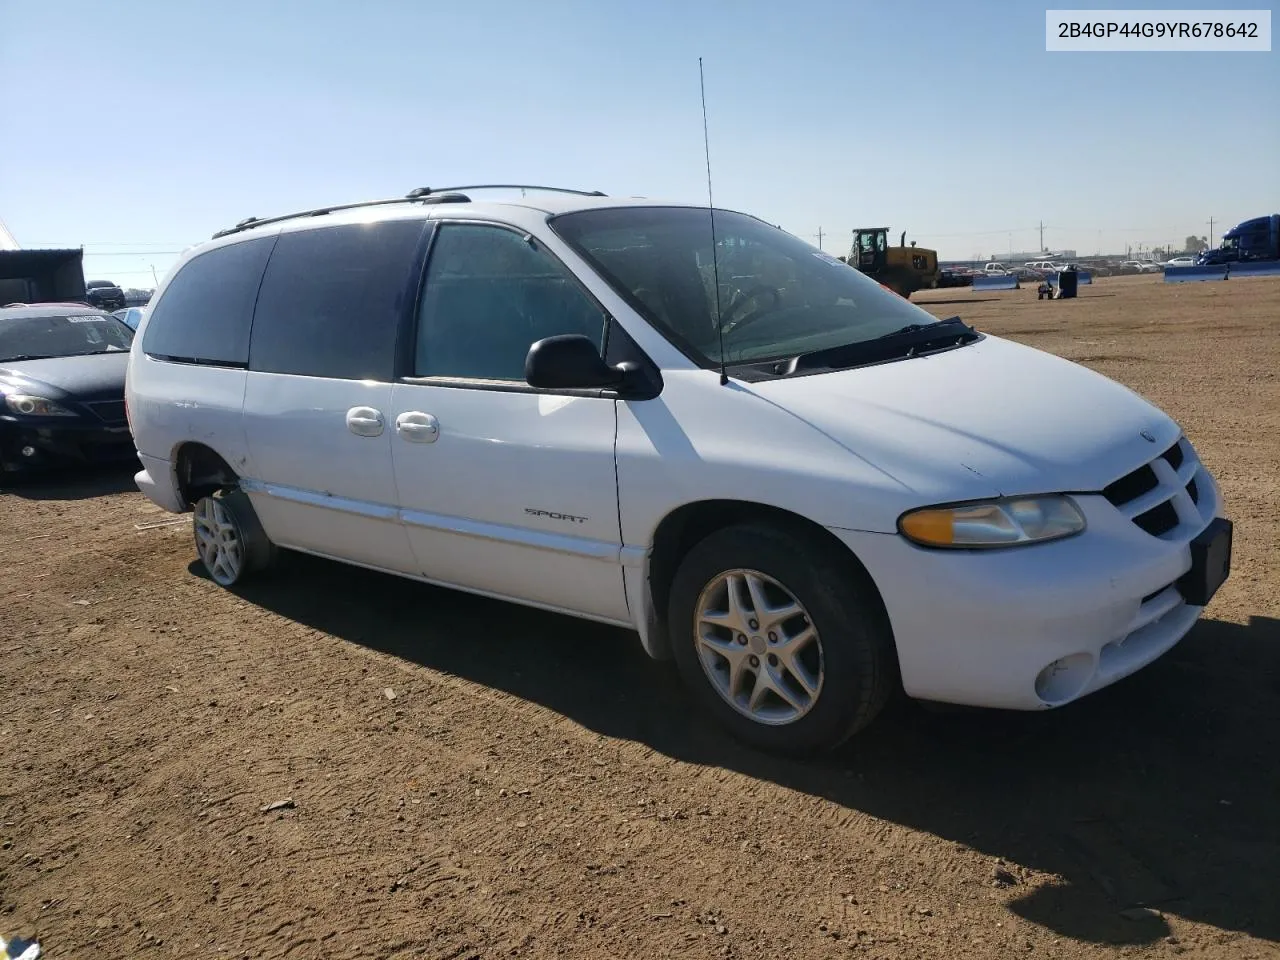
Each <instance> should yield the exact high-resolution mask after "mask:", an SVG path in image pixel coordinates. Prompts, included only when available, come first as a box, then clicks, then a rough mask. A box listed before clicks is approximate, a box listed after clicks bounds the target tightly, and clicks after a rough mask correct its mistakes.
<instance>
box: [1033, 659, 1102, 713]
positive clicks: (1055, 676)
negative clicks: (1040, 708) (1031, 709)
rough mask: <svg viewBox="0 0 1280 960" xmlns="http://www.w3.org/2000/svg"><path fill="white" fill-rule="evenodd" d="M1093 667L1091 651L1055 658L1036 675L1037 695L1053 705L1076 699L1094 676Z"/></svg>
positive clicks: (1049, 704)
mask: <svg viewBox="0 0 1280 960" xmlns="http://www.w3.org/2000/svg"><path fill="white" fill-rule="evenodd" d="M1093 668H1094V663H1093V654H1091V653H1073V654H1071V656H1069V657H1063V658H1061V659H1060V660H1055V661H1053V663H1051V664H1049V665H1048V666H1047V667H1045V668H1044V669H1043V670H1041V671H1040V673H1039V674H1038V675H1037V676H1036V696H1037V697H1039V698H1040V699H1041V700H1042V701H1043V702H1044V703H1045V704H1047V705H1048V706H1051V707H1056V706H1057V705H1058V704H1061V703H1066V702H1067V701H1069V700H1074V699H1075V698H1076V697H1078V696H1080V692H1081V691H1082V690H1084V688H1085V685H1086V684H1087V683H1088V682H1089V678H1090V677H1092V676H1093Z"/></svg>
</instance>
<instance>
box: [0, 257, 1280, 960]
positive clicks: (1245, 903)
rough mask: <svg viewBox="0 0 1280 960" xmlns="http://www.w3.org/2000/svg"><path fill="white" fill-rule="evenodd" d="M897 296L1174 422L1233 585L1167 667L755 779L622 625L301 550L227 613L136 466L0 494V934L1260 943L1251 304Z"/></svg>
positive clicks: (1268, 696)
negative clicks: (1020, 346)
mask: <svg viewBox="0 0 1280 960" xmlns="http://www.w3.org/2000/svg"><path fill="white" fill-rule="evenodd" d="M917 299H918V300H919V302H920V303H921V304H922V305H924V306H925V307H926V308H927V309H929V310H930V311H931V312H933V313H934V314H936V315H938V316H948V315H951V314H956V313H958V314H960V315H961V316H962V317H964V318H965V319H967V320H969V321H970V322H973V323H976V324H977V325H978V326H979V327H980V328H981V329H983V330H986V331H988V332H991V333H995V334H999V335H1004V336H1009V337H1011V338H1013V339H1017V340H1021V341H1024V342H1026V343H1030V344H1032V345H1034V346H1037V347H1041V348H1044V349H1047V350H1051V351H1053V352H1056V353H1059V354H1062V355H1063V356H1066V357H1069V358H1071V359H1074V360H1078V361H1080V362H1082V363H1085V364H1088V365H1089V366H1091V367H1094V368H1096V369H1098V370H1100V371H1102V372H1103V373H1105V374H1107V375H1109V376H1112V377H1115V378H1117V379H1119V380H1121V381H1123V382H1124V383H1126V384H1128V385H1130V386H1131V387H1133V388H1134V389H1136V390H1138V391H1139V392H1140V393H1142V394H1144V395H1146V396H1147V397H1149V398H1151V399H1152V400H1153V401H1155V402H1156V403H1157V404H1159V405H1160V406H1162V407H1163V408H1164V409H1165V410H1167V411H1169V412H1170V413H1171V414H1172V415H1173V416H1174V417H1176V418H1177V419H1178V420H1179V421H1180V422H1181V423H1182V424H1183V425H1184V427H1185V429H1186V431H1187V433H1188V435H1189V436H1190V438H1191V440H1192V442H1193V443H1194V444H1195V445H1196V447H1197V448H1198V450H1199V453H1200V455H1201V457H1202V458H1203V459H1204V461H1205V462H1206V463H1207V464H1208V465H1209V467H1210V468H1211V469H1212V470H1213V471H1214V473H1215V474H1216V475H1217V477H1218V479H1219V481H1220V482H1221V484H1222V486H1223V488H1224V490H1225V493H1226V497H1227V501H1228V510H1229V515H1230V516H1231V517H1232V518H1233V519H1234V520H1235V522H1236V524H1237V532H1236V553H1235V567H1234V572H1233V574H1232V577H1231V580H1230V581H1229V582H1228V583H1227V584H1226V586H1225V587H1224V588H1223V589H1222V591H1221V592H1220V593H1219V595H1218V596H1217V597H1216V598H1215V599H1214V601H1213V603H1212V605H1211V606H1210V608H1209V609H1208V610H1207V611H1206V614H1205V617H1204V619H1203V620H1202V622H1201V623H1200V624H1199V625H1198V626H1197V627H1196V628H1195V630H1194V631H1193V632H1192V634H1191V635H1190V636H1188V637H1187V639H1186V640H1184V641H1183V642H1182V643H1181V644H1180V645H1179V646H1178V647H1177V648H1175V649H1174V650H1173V651H1172V652H1171V653H1169V654H1168V655H1167V656H1166V657H1164V658H1163V659H1162V660H1160V661H1158V662H1157V663H1156V664H1154V665H1152V666H1151V667H1149V668H1148V669H1146V670H1144V671H1142V672H1140V673H1139V674H1137V675H1136V676H1134V677H1132V678H1130V679H1129V680H1126V681H1124V682H1122V683H1120V684H1119V685H1117V686H1115V687H1113V688H1111V689H1108V690H1106V691H1103V692H1102V693H1099V694H1097V695H1095V696H1093V697H1090V698H1087V699H1086V700H1085V701H1082V702H1081V703H1078V704H1075V705H1072V706H1069V707H1067V708H1065V709H1062V710H1059V711H1055V712H1051V713H1047V714H1036V715H1029V714H1004V713H993V712H985V711H972V712H970V711H959V712H954V713H938V712H933V711H929V710H926V709H924V708H922V707H920V706H918V705H914V704H909V703H903V704H898V705H896V706H895V707H894V708H893V709H891V711H890V712H889V713H887V714H885V715H884V716H883V717H882V718H881V720H880V721H878V722H877V723H876V724H875V725H874V726H873V727H872V728H871V729H870V730H868V731H867V732H866V733H865V734H863V735H862V736H860V737H859V738H857V739H856V740H855V741H854V742H853V743H851V744H850V745H849V746H848V747H847V749H845V750H843V751H842V752H841V753H840V754H839V755H837V756H834V757H832V758H830V759H829V760H824V761H822V762H816V763H793V762H784V761H779V760H776V759H769V758H766V757H763V756H760V755H758V754H754V753H752V752H750V751H748V750H746V749H744V748H741V747H738V746H736V745H735V744H734V743H733V742H731V741H729V740H728V739H727V738H726V737H724V736H723V735H721V734H720V733H719V732H717V731H716V730H715V729H713V728H710V727H709V726H708V725H707V724H706V723H705V722H704V721H703V720H702V719H701V718H700V717H699V716H698V715H696V714H694V713H692V712H691V711H690V710H689V709H688V708H687V702H686V700H685V699H684V697H683V694H682V692H681V688H680V686H679V684H678V682H677V680H676V678H675V676H674V672H673V671H672V669H670V668H669V667H668V666H667V665H663V664H655V663H652V662H650V661H648V660H646V659H645V657H644V656H643V654H642V653H641V650H640V647H639V644H638V643H637V642H636V640H635V639H634V637H633V636H632V635H629V634H627V633H625V632H622V631H618V630H612V629H608V628H602V627H600V626H597V625H594V624H590V623H586V622H580V621H574V620H569V619H565V618H562V617H558V616H554V615H550V614H543V613H539V612H535V611H530V610H526V609H523V608H520V607H516V606H511V605H506V604H501V603H496V602H490V601H486V600H482V599H479V598H474V597H469V596H465V595H459V594H454V593H450V592H447V591H443V590H439V589H434V588H431V587H427V586H422V585H418V584H415V583H411V582H408V581H403V580H399V579H396V578H393V577H389V576H381V575H377V574H373V573H368V572H364V571H360V570H356V569H353V568H348V567H345V566H340V565H337V564H332V563H327V562H322V561H318V560H313V559H309V558H303V557H290V558H288V560H287V562H286V563H285V564H284V566H283V567H282V569H281V570H280V571H279V572H278V573H277V574H276V575H275V576H273V577H272V578H270V579H268V580H265V581H262V582H260V583H257V584H255V585H254V586H252V587H251V588H246V589H244V590H243V591H242V592H239V593H237V594H233V593H228V592H226V591H223V590H221V589H219V588H218V587H216V586H215V585H213V584H212V583H211V582H210V581H209V580H207V579H205V578H203V577H202V576H200V575H199V574H198V573H197V572H196V568H195V566H194V564H193V558H194V552H193V550H192V548H191V545H190V527H189V524H187V523H185V522H180V523H179V524H178V525H168V526H154V527H148V524H154V523H157V522H159V521H163V520H165V519H166V518H167V516H166V515H164V514H161V513H159V512H158V511H157V510H156V509H155V508H153V507H152V506H151V505H150V504H148V503H147V501H145V500H144V499H143V497H142V496H141V495H140V494H139V493H138V492H137V491H136V490H135V489H134V488H133V487H132V483H131V479H130V475H129V473H125V472H115V473H108V474H96V475H93V476H90V477H82V478H79V479H70V478H68V479H62V480H58V481H56V482H42V483H28V484H25V485H22V486H20V487H18V488H17V489H15V490H11V491H9V492H6V493H3V494H0V679H2V680H3V688H2V692H3V701H2V702H3V709H2V710H0V934H14V933H21V932H26V933H28V934H30V933H33V932H34V933H37V934H38V936H39V938H40V940H41V942H42V944H43V946H44V948H45V951H46V955H47V956H49V957H52V958H61V957H90V956H94V957H98V956H101V957H121V958H123V957H135V956H156V957H166V956H174V957H222V958H230V957H246V958H248V957H252V958H258V957H292V958H304V957H339V956H341V957H379V958H382V957H386V958H392V957H395V958H401V957H431V958H451V960H462V958H472V957H474V958H491V957H537V958H546V957H558V956H565V957H568V956H572V957H586V958H658V957H666V956H676V957H708V958H718V957H740V958H742V957H762V958H778V957H784V956H786V957H798V958H810V957H842V956H857V957H879V958H890V957H892V958H911V957H946V958H959V957H976V958H996V957H999V958H1007V957H1010V956H1023V955H1026V956H1048V957H1086V956H1114V955H1117V954H1120V955H1130V956H1132V955H1144V956H1165V955H1174V954H1183V955H1185V956H1187V957H1206V958H1209V957H1213V958H1219V957H1231V958H1246V957H1276V956H1280V498H1278V497H1277V493H1278V492H1280V491H1278V484H1277V476H1278V475H1280V382H1278V381H1277V369H1280V334H1278V331H1277V324H1280V282H1277V281H1274V280H1265V279H1257V280H1232V281H1228V282H1226V283H1205V284H1182V285H1172V284H1170V285H1166V284H1164V283H1162V282H1160V280H1159V278H1154V279H1153V278H1149V277H1133V278H1108V279H1103V280H1100V281H1099V282H1098V283H1096V284H1094V285H1093V286H1090V287H1082V288H1081V296H1080V297H1079V299H1077V300H1075V301H1061V302H1046V303H1038V302H1037V301H1036V299H1035V292H1034V289H1024V290H1021V291H1013V292H1007V293H991V292H974V291H972V290H963V289H962V290H941V291H932V292H930V293H927V294H923V295H919V296H918V298H917ZM140 527H141V528H142V529H140ZM283 800H289V801H291V805H286V806H285V807H283V808H281V809H276V810H268V811H265V812H264V811H263V809H262V808H264V807H266V806H267V805H270V804H272V803H274V802H276V801H283ZM1142 904H1145V905H1148V907H1149V908H1150V909H1149V910H1147V911H1141V910H1139V911H1136V912H1135V911H1134V910H1133V909H1132V908H1134V907H1135V906H1138V905H1142Z"/></svg>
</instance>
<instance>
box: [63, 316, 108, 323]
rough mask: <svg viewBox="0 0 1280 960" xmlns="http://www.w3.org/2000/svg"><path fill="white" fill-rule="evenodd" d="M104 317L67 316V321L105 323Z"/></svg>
mask: <svg viewBox="0 0 1280 960" xmlns="http://www.w3.org/2000/svg"><path fill="white" fill-rule="evenodd" d="M106 322H107V318H106V317H67V323H106Z"/></svg>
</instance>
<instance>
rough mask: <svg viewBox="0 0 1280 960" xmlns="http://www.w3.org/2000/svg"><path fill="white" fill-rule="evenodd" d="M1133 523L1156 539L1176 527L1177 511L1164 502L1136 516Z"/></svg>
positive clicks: (1170, 504)
mask: <svg viewBox="0 0 1280 960" xmlns="http://www.w3.org/2000/svg"><path fill="white" fill-rule="evenodd" d="M1133 522H1134V523H1136V524H1137V525H1138V526H1140V527H1141V528H1142V529H1143V530H1145V531H1147V533H1149V534H1151V535H1152V536H1153V537H1158V536H1160V534H1162V533H1168V532H1169V531H1170V530H1172V529H1173V528H1174V527H1176V526H1177V525H1178V511H1177V510H1175V509H1173V504H1172V503H1170V502H1169V501H1168V500H1166V501H1165V502H1164V503H1162V504H1160V506H1158V507H1152V508H1151V509H1150V510H1147V511H1146V512H1145V513H1140V514H1138V515H1137V516H1136V517H1134V518H1133Z"/></svg>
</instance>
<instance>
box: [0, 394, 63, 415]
mask: <svg viewBox="0 0 1280 960" xmlns="http://www.w3.org/2000/svg"><path fill="white" fill-rule="evenodd" d="M4 405H5V406H6V407H8V408H9V410H10V411H12V412H13V413H17V414H20V415H21V416H24V417H74V416H75V415H76V414H75V413H74V412H73V411H71V410H68V409H67V408H66V407H64V406H62V405H60V404H57V403H54V402H53V401H52V400H46V399H45V398H44V397H31V396H27V395H26V394H24V393H11V394H9V395H8V396H6V397H5V398H4Z"/></svg>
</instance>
